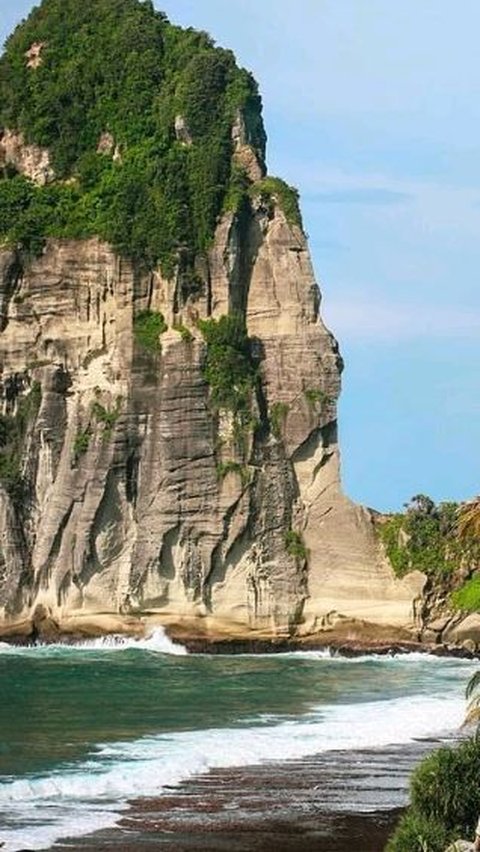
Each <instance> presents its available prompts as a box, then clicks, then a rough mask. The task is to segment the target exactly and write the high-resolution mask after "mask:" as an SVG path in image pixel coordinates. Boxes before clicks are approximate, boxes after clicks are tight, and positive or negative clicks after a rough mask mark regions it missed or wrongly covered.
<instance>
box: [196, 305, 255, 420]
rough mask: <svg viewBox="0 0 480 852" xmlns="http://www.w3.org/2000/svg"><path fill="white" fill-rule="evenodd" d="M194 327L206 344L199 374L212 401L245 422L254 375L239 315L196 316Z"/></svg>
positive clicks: (246, 338)
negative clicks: (201, 373)
mask: <svg viewBox="0 0 480 852" xmlns="http://www.w3.org/2000/svg"><path fill="white" fill-rule="evenodd" d="M198 327H199V329H200V331H201V333H202V336H203V338H204V340H205V342H206V344H207V355H206V358H205V362H204V365H203V375H204V377H205V380H206V381H207V382H208V384H209V386H210V393H211V399H212V402H213V404H214V405H215V406H216V407H217V408H219V409H221V408H223V409H226V410H228V411H231V412H232V413H233V415H234V417H235V418H236V420H237V422H238V423H240V424H241V425H242V426H247V425H248V423H250V421H251V415H250V409H251V400H252V394H253V392H254V390H255V388H256V385H257V377H258V376H257V366H256V363H255V361H254V359H253V357H252V353H251V346H250V340H249V338H248V335H247V330H246V327H245V322H244V320H243V317H241V316H240V315H238V314H231V315H228V316H222V317H220V319H219V320H215V319H208V320H200V321H199V323H198Z"/></svg>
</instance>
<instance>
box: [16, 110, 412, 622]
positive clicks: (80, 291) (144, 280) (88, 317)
mask: <svg viewBox="0 0 480 852" xmlns="http://www.w3.org/2000/svg"><path fill="white" fill-rule="evenodd" d="M236 133H237V136H238V146H239V148H238V150H240V152H241V151H242V150H243V151H245V148H246V140H245V139H244V138H243V137H242V134H241V128H240V129H239V128H238V127H237V130H236ZM259 168H260V167H259ZM207 267H208V268H206V269H204V270H203V284H202V286H201V287H200V288H198V290H197V291H196V292H195V293H193V294H192V293H190V294H185V293H183V290H182V287H181V282H180V281H177V280H176V279H175V277H174V278H172V279H171V280H166V279H164V278H162V276H161V274H160V273H159V272H155V273H153V274H145V273H142V272H141V271H140V270H139V269H136V268H135V266H134V265H133V264H132V263H130V262H128V261H126V260H125V259H122V258H120V257H118V256H116V255H115V253H114V252H113V251H112V249H111V248H110V247H109V246H108V245H106V244H102V243H100V242H99V241H98V240H96V239H90V240H86V241H83V242H81V241H71V240H51V241H49V242H48V244H47V246H46V248H45V250H44V252H43V255H42V256H40V257H38V258H37V259H35V260H30V261H28V262H26V261H25V260H24V259H22V258H21V257H20V256H19V255H18V254H17V253H16V252H15V251H7V250H5V251H3V252H1V253H0V271H1V301H0V317H1V329H2V330H1V333H0V362H1V373H2V375H1V378H2V385H1V392H2V405H3V414H4V422H5V423H7V425H8V424H9V428H10V429H11V430H13V432H14V433H15V434H16V435H17V438H15V440H16V444H14V447H15V452H14V453H13V460H14V465H13V466H14V468H15V469H14V470H13V471H10V473H9V478H7V479H6V480H5V478H4V485H3V486H2V488H1V490H0V519H1V522H0V589H1V598H0V602H1V613H2V623H3V627H4V629H10V630H13V629H14V627H15V625H18V624H20V623H21V622H22V620H23V621H25V620H28V619H32V618H33V619H35V618H36V621H37V622H39V623H44V622H45V619H47V621H48V619H54V620H55V623H57V624H60V625H61V627H62V628H63V629H66V630H69V629H72V630H73V629H75V625H77V624H81V623H82V620H83V621H85V620H89V619H90V620H91V621H95V619H97V620H100V619H101V617H105V616H113V617H114V618H115V619H116V620H114V621H113V622H112V621H109V622H108V623H109V625H110V629H113V628H114V627H118V626H119V625H120V624H121V623H122V620H123V622H124V623H125V624H128V623H129V619H130V620H131V619H132V617H137V616H139V617H140V616H141V617H145V616H155V617H156V618H158V619H159V620H160V621H164V622H166V623H168V622H179V621H182V620H183V621H184V622H185V620H190V622H191V623H192V625H197V626H198V625H200V624H201V625H204V626H205V629H206V630H209V631H211V632H218V633H222V632H227V633H231V634H247V633H248V632H250V631H263V632H264V634H265V635H272V636H273V635H278V634H285V633H295V632H296V633H300V634H302V633H303V634H305V633H315V632H317V631H329V630H331V629H332V628H333V627H334V625H335V624H336V623H337V622H338V621H343V622H345V621H346V620H347V619H361V620H362V621H367V622H371V623H373V624H382V625H385V624H387V625H392V626H396V627H406V628H414V627H415V622H416V615H415V601H416V600H417V599H418V598H419V596H420V595H421V590H422V587H423V580H424V578H423V576H422V575H417V574H415V575H410V576H409V577H407V578H405V579H404V580H402V581H399V580H396V579H395V578H394V576H393V572H392V570H391V567H390V566H389V564H388V562H387V560H386V559H385V557H384V556H383V554H382V552H381V550H380V549H379V545H378V543H377V539H376V537H375V535H374V531H373V527H372V522H371V519H370V516H369V515H368V513H367V512H366V511H365V510H363V509H362V508H360V507H358V506H355V505H353V504H352V503H351V502H350V501H349V500H348V499H347V498H346V497H345V496H344V495H343V494H342V491H341V486H340V477H339V452H338V444H337V426H336V402H337V398H338V394H339V390H340V374H341V369H342V362H341V358H340V355H339V352H338V346H337V343H336V341H335V340H334V338H333V337H332V335H331V334H330V332H329V331H328V330H327V329H326V328H325V326H324V324H323V322H322V320H321V318H320V316H319V302H320V297H319V291H318V288H317V285H316V283H315V280H314V275H313V271H312V267H311V262H310V257H309V253H308V249H307V245H306V242H305V238H304V236H303V233H302V231H301V229H300V228H299V227H298V226H296V225H292V224H289V222H288V221H287V219H286V216H285V215H284V213H283V212H282V209H281V207H280V205H279V204H278V203H275V204H274V205H273V208H272V207H271V206H270V207H269V208H268V209H267V208H266V207H265V205H264V204H263V203H262V199H261V197H259V198H256V199H255V198H254V199H253V201H252V204H251V207H250V209H249V211H248V213H245V211H243V213H242V214H241V215H240V214H238V215H234V214H233V213H229V214H226V215H224V217H223V218H222V220H221V221H220V222H219V224H218V228H217V232H216V237H215V240H214V243H213V245H212V247H211V250H210V253H209V257H208V264H207ZM145 310H149V311H152V312H161V313H162V314H163V316H164V318H165V321H166V323H167V325H168V331H166V332H165V333H164V334H162V336H161V352H160V351H153V352H152V351H148V350H146V349H145V348H144V347H142V346H141V345H140V344H139V342H138V340H137V338H136V334H135V318H136V317H138V315H139V314H141V312H142V311H145ZM228 312H236V313H241V314H243V316H244V317H245V319H246V324H247V329H248V334H249V336H250V338H251V341H252V347H253V349H254V351H255V353H256V357H257V359H258V365H259V366H258V369H259V373H260V382H259V385H258V392H257V395H256V400H254V402H253V407H254V410H255V411H256V417H257V426H256V427H255V428H253V427H252V429H251V430H250V431H249V432H248V434H246V435H245V436H244V440H243V442H242V447H241V448H240V449H239V446H238V436H237V438H236V437H235V435H234V429H233V428H232V422H231V418H230V417H229V415H228V412H225V411H222V410H220V411H217V410H216V409H215V408H214V407H213V406H212V404H211V391H210V388H209V386H208V384H207V383H206V381H205V378H204V372H203V364H204V361H205V354H206V344H205V342H204V340H203V338H202V335H201V334H200V332H199V331H198V326H197V321H198V319H201V318H205V317H213V318H217V319H218V318H219V317H221V316H222V315H225V314H227V313H228ZM175 329H177V330H175ZM187 329H188V333H187V332H186V330H187ZM25 412H27V413H25ZM15 430H16V431H15ZM0 438H1V436H0ZM12 440H13V439H12ZM15 465H16V467H15ZM219 471H221V472H219ZM39 608H40V609H39ZM39 612H40V613H41V618H40V616H39ZM35 613H36V616H35ZM99 623H100V621H99ZM112 625H113V628H112ZM192 629H193V628H192Z"/></svg>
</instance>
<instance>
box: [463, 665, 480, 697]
mask: <svg viewBox="0 0 480 852" xmlns="http://www.w3.org/2000/svg"><path fill="white" fill-rule="evenodd" d="M479 687H480V671H478V672H475V674H474V675H472V677H471V678H470V680H469V681H468V683H467V688H466V690H465V698H466V699H467V700H468V699H469V698H471V697H472V695H473V694H474V692H476V690H477V689H478V688H479ZM477 700H479V701H480V696H479V697H478V699H477Z"/></svg>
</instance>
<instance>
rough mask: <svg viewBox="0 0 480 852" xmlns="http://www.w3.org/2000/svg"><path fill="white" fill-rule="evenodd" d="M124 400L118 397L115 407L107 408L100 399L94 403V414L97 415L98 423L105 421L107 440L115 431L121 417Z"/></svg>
mask: <svg viewBox="0 0 480 852" xmlns="http://www.w3.org/2000/svg"><path fill="white" fill-rule="evenodd" d="M121 404H122V400H121V398H120V397H118V398H117V402H116V404H115V408H105V406H104V405H101V403H100V402H98V400H95V402H93V403H92V416H93V417H95V419H96V421H97V423H103V439H104V440H105V441H107V440H108V439H109V438H110V437H111V435H112V432H113V429H114V426H115V424H116V422H117V420H118V418H119V417H120V406H121Z"/></svg>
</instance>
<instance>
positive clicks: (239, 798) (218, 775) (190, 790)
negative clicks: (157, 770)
mask: <svg viewBox="0 0 480 852" xmlns="http://www.w3.org/2000/svg"><path fill="white" fill-rule="evenodd" d="M438 745H439V743H438V742H437V741H436V740H427V741H422V742H417V743H413V744H410V745H408V746H401V747H397V746H396V747H389V748H385V749H378V750H368V751H367V750H365V751H357V752H330V753H326V754H322V755H317V756H313V757H310V758H307V759H305V760H301V761H287V762H284V763H272V764H263V765H261V766H248V767H241V768H231V769H221V770H220V769H219V770H212V771H210V772H208V773H206V774H205V775H202V776H199V777H197V778H194V779H191V780H189V781H186V782H184V783H183V784H181V785H179V786H178V787H175V788H170V789H166V790H165V792H164V794H163V795H162V796H159V797H158V798H155V799H139V800H137V801H134V802H132V803H131V807H130V810H129V811H127V812H126V813H125V814H124V815H123V818H122V819H121V821H120V822H119V824H118V826H117V827H116V828H114V829H111V830H107V831H103V832H98V833H97V834H95V835H92V836H90V837H86V838H83V839H82V840H72V841H70V842H66V843H64V844H61V845H60V844H59V845H58V846H55V850H57V852H59V850H62V852H63V850H65V852H66V850H67V849H68V850H70V852H71V850H78V852H80V850H82V852H96V850H116V852H142V850H148V852H149V851H150V850H153V849H158V850H160V852H197V850H198V852H301V851H302V852H352V850H353V849H355V850H356V852H382V850H383V849H384V848H385V844H386V842H387V839H388V837H389V836H390V834H391V833H392V831H393V829H394V827H395V825H396V823H397V821H398V819H399V817H400V815H401V813H402V810H403V808H404V807H405V806H406V804H407V801H408V778H409V775H410V772H411V771H412V769H413V768H414V766H415V765H416V764H417V763H418V762H419V761H420V760H421V759H422V757H423V756H424V755H425V754H426V753H427V752H429V751H431V750H432V749H433V748H435V747H437V746H438Z"/></svg>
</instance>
